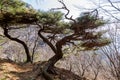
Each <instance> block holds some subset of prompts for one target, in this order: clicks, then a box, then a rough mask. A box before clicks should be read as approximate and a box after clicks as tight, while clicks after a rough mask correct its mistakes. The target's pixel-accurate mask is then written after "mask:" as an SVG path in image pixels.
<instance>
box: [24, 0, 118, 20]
mask: <svg viewBox="0 0 120 80" xmlns="http://www.w3.org/2000/svg"><path fill="white" fill-rule="evenodd" d="M23 1H25V2H27V3H29V4H31V5H32V6H33V7H34V8H35V9H40V10H44V11H46V10H50V9H51V8H61V7H62V5H61V4H60V3H59V2H58V0H23ZM111 1H114V2H115V1H120V0H111ZM64 2H65V4H66V5H67V7H68V9H69V10H70V15H69V16H73V18H76V17H77V16H79V15H80V13H81V12H83V11H85V9H84V8H87V9H96V8H98V7H99V4H100V5H101V6H104V7H103V8H104V9H107V10H108V13H106V12H105V11H104V10H100V12H99V14H100V16H104V18H105V19H108V20H112V19H114V18H113V17H111V15H110V14H113V13H114V12H113V11H114V8H113V7H110V6H111V5H110V3H108V0H64ZM119 5H120V3H117V4H116V6H117V7H120V6H119ZM108 6H109V7H108ZM78 7H79V9H78ZM62 11H63V13H65V11H64V10H62ZM118 13H120V12H118ZM113 16H115V17H119V18H120V15H119V14H113ZM111 18H112V19H111Z"/></svg>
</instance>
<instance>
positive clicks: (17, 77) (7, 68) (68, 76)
mask: <svg viewBox="0 0 120 80" xmlns="http://www.w3.org/2000/svg"><path fill="white" fill-rule="evenodd" d="M43 64H44V62H37V63H34V64H30V63H27V64H23V63H21V64H20V63H19V64H18V63H15V62H13V61H10V60H5V59H4V60H0V80H45V79H44V77H43V76H42V75H41V74H40V75H39V76H36V75H38V73H40V72H41V69H40V68H38V66H42V65H43ZM55 71H56V72H57V74H51V76H52V77H53V78H54V80H83V79H81V78H80V77H79V76H77V75H75V74H74V73H72V72H70V71H68V70H65V69H62V68H55Z"/></svg>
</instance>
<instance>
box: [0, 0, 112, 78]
mask: <svg viewBox="0 0 120 80" xmlns="http://www.w3.org/2000/svg"><path fill="white" fill-rule="evenodd" d="M59 2H60V3H61V4H62V5H63V7H62V8H61V9H64V10H66V11H67V13H66V14H63V13H61V12H60V11H54V10H53V11H39V10H35V9H33V8H32V7H31V6H30V5H28V4H27V3H24V2H23V1H21V0H9V1H8V0H0V8H1V11H0V24H1V27H2V28H3V30H4V35H5V36H6V37H8V38H9V39H11V40H13V41H17V42H18V43H21V44H22V45H23V46H24V48H25V50H26V53H27V55H28V56H29V58H30V54H29V50H28V47H27V45H26V44H25V43H24V42H23V41H21V40H19V39H17V38H12V37H11V36H10V35H9V33H8V32H9V30H10V29H9V26H11V25H15V24H17V25H19V24H34V25H37V26H38V27H39V31H38V36H39V37H40V38H41V39H42V40H43V41H44V42H45V43H46V44H47V45H48V46H49V47H50V48H51V49H52V50H53V52H54V53H55V55H54V56H53V57H51V58H50V59H49V60H48V62H47V63H46V65H45V66H44V68H43V73H44V74H45V75H48V73H47V71H51V72H53V73H54V71H53V67H54V64H55V63H56V62H57V61H58V60H60V59H61V58H62V57H63V54H64V53H63V51H62V50H63V46H64V45H67V44H72V45H74V46H78V47H83V49H84V50H91V49H96V48H98V47H102V46H104V45H107V44H108V43H109V42H110V41H109V40H108V39H107V38H104V37H103V36H102V34H103V33H102V32H101V31H99V32H98V31H97V28H99V27H100V26H103V25H104V24H105V21H104V20H103V19H101V18H99V15H98V11H97V10H94V11H92V12H83V13H82V14H81V15H80V16H79V17H78V18H76V19H72V17H68V14H69V9H68V8H67V7H66V5H65V4H64V2H63V1H62V0H59ZM63 17H64V18H66V19H68V20H70V21H69V22H65V21H64V20H63ZM44 34H46V35H44ZM47 77H49V76H47Z"/></svg>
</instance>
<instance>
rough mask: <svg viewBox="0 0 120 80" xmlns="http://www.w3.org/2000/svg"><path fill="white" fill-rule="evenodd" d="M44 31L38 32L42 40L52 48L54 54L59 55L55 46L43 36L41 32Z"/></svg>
mask: <svg viewBox="0 0 120 80" xmlns="http://www.w3.org/2000/svg"><path fill="white" fill-rule="evenodd" d="M42 30H43V29H40V30H39V31H38V35H39V37H40V38H42V40H43V41H44V42H45V43H47V44H48V45H49V46H50V48H51V49H52V50H53V52H54V53H55V54H57V50H56V48H55V47H54V45H53V44H52V43H51V42H50V41H49V40H48V39H47V38H45V37H44V36H43V35H42V34H41V31H42Z"/></svg>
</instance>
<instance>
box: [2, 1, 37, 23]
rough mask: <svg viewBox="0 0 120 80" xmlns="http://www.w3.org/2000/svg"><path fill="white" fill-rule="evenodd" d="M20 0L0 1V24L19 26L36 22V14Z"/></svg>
mask: <svg viewBox="0 0 120 80" xmlns="http://www.w3.org/2000/svg"><path fill="white" fill-rule="evenodd" d="M28 5H29V4H27V3H25V2H23V1H21V0H0V23H1V24H3V23H4V22H5V23H9V24H19V23H32V22H35V21H37V18H36V15H37V12H36V10H34V9H33V8H31V7H30V6H28Z"/></svg>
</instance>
